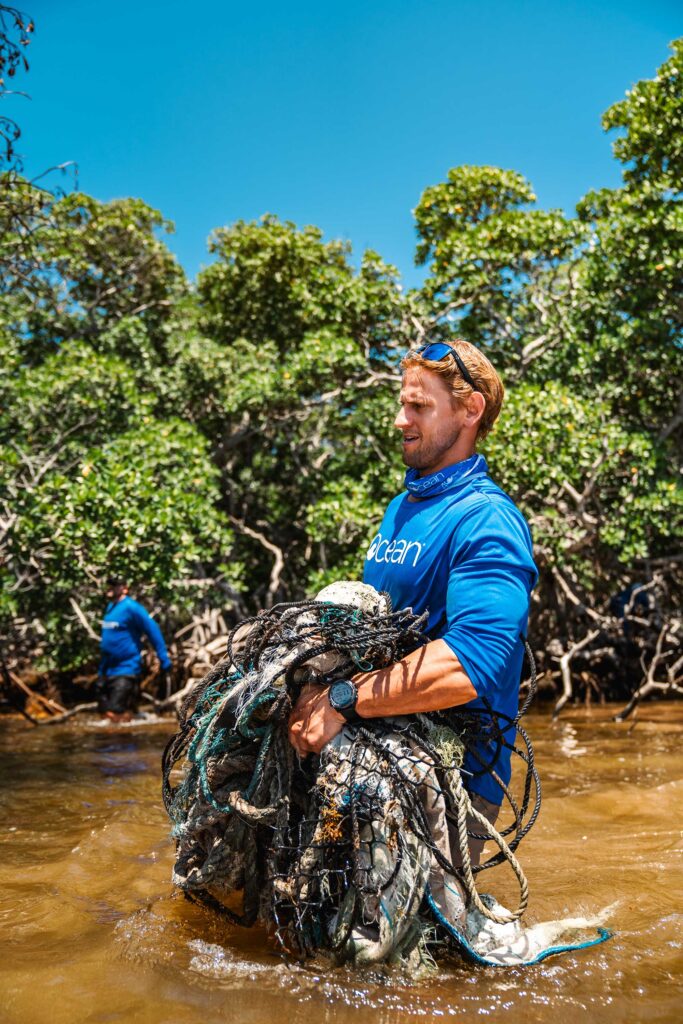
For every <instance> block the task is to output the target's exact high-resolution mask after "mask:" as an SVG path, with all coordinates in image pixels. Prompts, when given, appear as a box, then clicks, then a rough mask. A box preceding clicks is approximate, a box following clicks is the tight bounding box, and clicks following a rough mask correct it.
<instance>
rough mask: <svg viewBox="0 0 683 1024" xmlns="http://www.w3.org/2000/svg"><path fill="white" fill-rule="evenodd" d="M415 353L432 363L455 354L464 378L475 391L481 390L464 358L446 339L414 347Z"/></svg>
mask: <svg viewBox="0 0 683 1024" xmlns="http://www.w3.org/2000/svg"><path fill="white" fill-rule="evenodd" d="M414 355H416V356H420V357H421V358H422V359H426V360H427V361H428V362H430V363H440V362H441V360H442V359H445V358H446V356H453V358H454V359H455V362H456V365H457V367H458V369H459V370H460V373H461V374H462V375H463V378H464V379H465V380H466V381H467V383H468V384H469V386H470V387H471V388H472V390H473V391H481V388H478V387H477V385H476V384H475V383H474V381H473V380H472V378H471V376H470V373H469V370H468V369H467V367H466V366H465V364H464V363H463V361H462V359H461V358H460V356H459V355H458V353H457V352H456V351H455V349H454V348H451V346H450V345H447V344H446V342H445V341H433V342H431V343H430V344H429V345H422V347H421V348H416V349H414Z"/></svg>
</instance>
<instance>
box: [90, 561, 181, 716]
mask: <svg viewBox="0 0 683 1024" xmlns="http://www.w3.org/2000/svg"><path fill="white" fill-rule="evenodd" d="M107 597H108V598H109V604H108V605H107V609H106V611H105V613H104V618H103V619H102V639H101V641H100V650H101V651H102V660H101V662H100V668H99V679H98V690H99V702H100V710H101V711H103V712H104V714H105V716H106V717H107V718H109V719H110V720H111V721H112V722H129V721H130V720H131V718H132V717H133V714H134V712H135V711H136V710H137V704H138V700H139V694H140V680H141V677H142V657H141V652H142V639H143V637H144V636H146V637H147V639H148V640H149V642H150V643H151V644H152V647H153V648H154V650H155V652H156V656H157V658H158V659H159V662H160V663H161V670H162V672H169V671H170V669H171V660H170V658H169V656H168V651H167V650H166V644H165V643H164V638H163V636H162V635H161V630H160V629H159V627H158V626H157V624H156V622H155V621H154V619H153V618H152V617H151V615H150V614H149V613H148V612H147V611H146V610H145V609H144V608H143V607H142V605H141V604H139V603H138V602H137V601H134V600H133V598H132V597H129V596H128V584H127V582H126V581H125V580H124V579H121V578H115V579H110V580H108V583H107Z"/></svg>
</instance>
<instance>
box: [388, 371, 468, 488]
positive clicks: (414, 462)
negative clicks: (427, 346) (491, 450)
mask: <svg viewBox="0 0 683 1024" xmlns="http://www.w3.org/2000/svg"><path fill="white" fill-rule="evenodd" d="M399 401H400V403H401V409H400V412H399V414H398V416H397V417H396V419H395V421H394V426H395V427H396V428H397V429H398V430H400V431H401V433H402V434H403V461H404V462H405V464H406V466H409V467H410V468H411V469H417V470H419V471H420V473H421V475H423V476H425V475H426V474H427V473H436V472H437V471H438V470H439V469H443V468H444V466H448V465H450V464H451V463H453V462H457V461H458V460H459V458H461V457H462V455H461V454H460V453H459V452H455V451H454V449H455V446H456V443H457V441H458V438H459V437H460V435H461V433H462V426H463V424H462V421H463V419H464V415H465V410H464V409H462V408H457V407H456V406H454V404H453V402H452V400H451V392H450V390H449V388H448V386H447V385H446V384H445V383H444V382H443V381H442V380H441V378H440V377H438V376H437V375H436V374H434V373H430V372H429V370H424V369H419V370H418V369H417V368H411V369H408V370H406V372H405V374H404V376H403V385H402V387H401V394H400V397H399Z"/></svg>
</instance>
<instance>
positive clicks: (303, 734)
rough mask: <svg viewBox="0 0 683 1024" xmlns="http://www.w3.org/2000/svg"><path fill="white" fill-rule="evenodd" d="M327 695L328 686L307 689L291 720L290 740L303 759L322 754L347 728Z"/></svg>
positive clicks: (303, 692) (300, 696)
mask: <svg viewBox="0 0 683 1024" xmlns="http://www.w3.org/2000/svg"><path fill="white" fill-rule="evenodd" d="M327 693H328V687H327V686H314V685H313V684H309V685H308V686H304V688H303V689H302V691H301V693H300V695H299V699H298V701H297V702H296V705H295V706H294V710H293V711H292V713H291V715H290V716H289V740H290V743H291V744H292V746H293V747H294V749H295V750H296V751H297V753H298V754H299V756H300V757H304V756H305V755H306V754H319V753H320V751H321V750H322V749H323V747H324V746H325V744H326V743H329V742H330V740H332V739H334V737H335V736H337V735H338V733H340V732H341V731H342V728H343V727H344V725H345V724H346V720H345V718H344V716H343V715H340V714H339V712H338V711H335V710H334V708H333V707H331V706H330V702H329V698H328V696H327Z"/></svg>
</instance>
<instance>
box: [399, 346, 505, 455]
mask: <svg viewBox="0 0 683 1024" xmlns="http://www.w3.org/2000/svg"><path fill="white" fill-rule="evenodd" d="M445 344H447V345H449V346H450V348H452V349H455V351H456V352H457V354H458V355H459V356H460V358H461V359H462V361H463V363H464V364H465V368H466V369H467V372H468V373H469V375H470V377H471V378H472V380H473V381H474V383H475V384H476V386H477V390H478V391H480V392H481V393H482V395H483V396H484V401H485V402H486V406H485V408H484V414H483V416H482V417H481V419H480V421H479V428H478V430H477V440H478V441H479V440H482V439H483V438H485V437H486V435H487V434H488V433H489V431H490V430H491V428H492V427H493V424H494V423H495V422H496V420H497V419H498V414H499V413H500V409H501V406H502V404H503V398H504V396H505V388H504V387H503V382H502V380H501V379H500V377H499V376H498V374H497V373H496V371H495V369H494V367H493V365H492V364H491V362H490V361H489V360H488V359H487V358H486V356H485V355H484V353H483V352H482V351H481V350H480V349H478V348H477V347H476V346H475V345H472V344H471V343H470V342H469V341H463V339H462V338H455V339H453V338H452V339H450V340H449V341H447V342H445ZM414 368H420V369H424V370H429V372H430V373H434V374H436V376H437V377H441V379H442V380H443V381H444V382H445V383H446V384H447V385H448V387H449V388H450V391H451V398H452V400H453V401H454V402H456V403H458V404H462V403H463V402H465V401H467V399H468V398H469V397H470V395H471V394H472V393H473V389H472V388H471V387H470V385H469V384H468V383H467V381H466V380H465V378H464V377H463V375H462V373H461V372H460V369H459V368H458V364H457V363H456V361H455V359H449V358H448V357H445V358H443V359H439V360H436V359H423V358H422V356H421V355H420V354H419V353H418V352H416V351H414V350H412V351H410V352H408V353H407V354H406V355H405V356H404V357H403V359H402V360H401V369H402V370H408V369H414Z"/></svg>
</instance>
